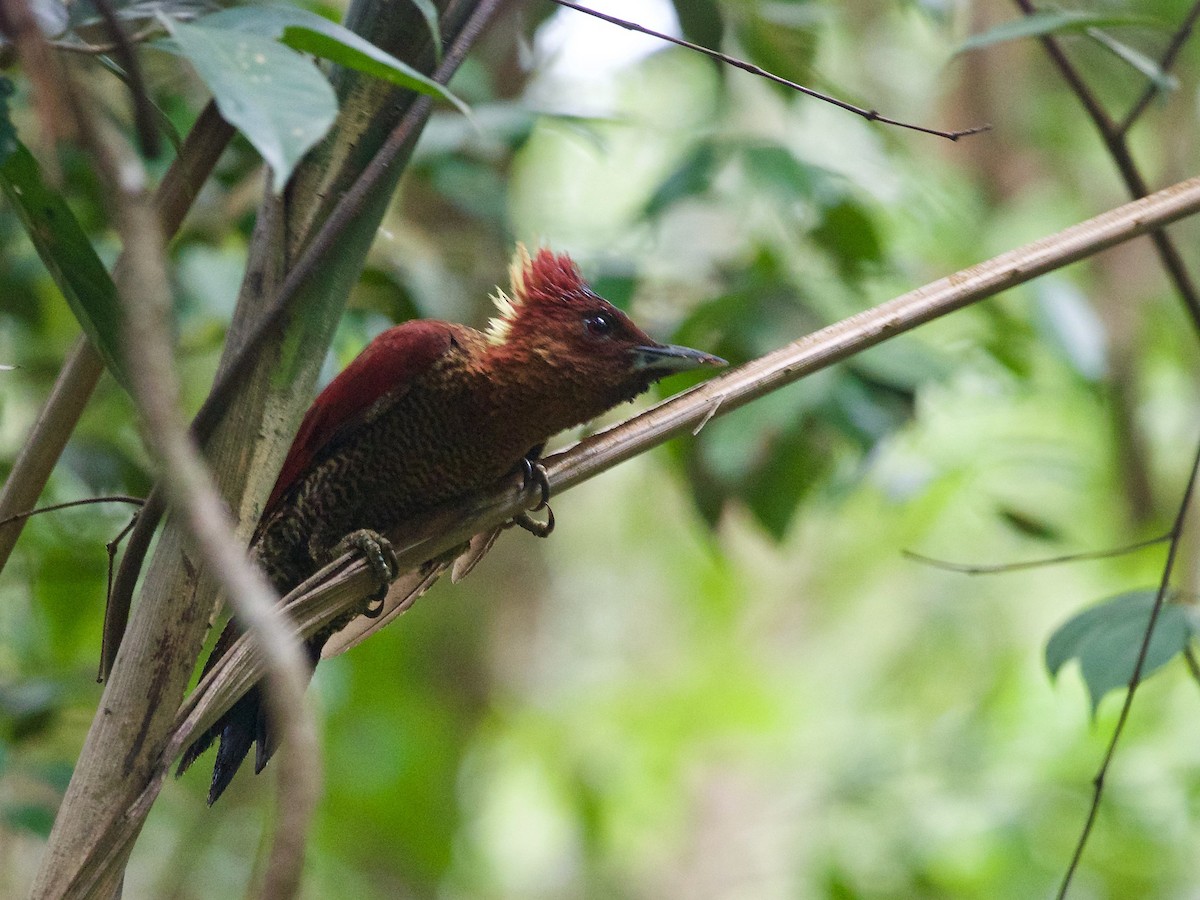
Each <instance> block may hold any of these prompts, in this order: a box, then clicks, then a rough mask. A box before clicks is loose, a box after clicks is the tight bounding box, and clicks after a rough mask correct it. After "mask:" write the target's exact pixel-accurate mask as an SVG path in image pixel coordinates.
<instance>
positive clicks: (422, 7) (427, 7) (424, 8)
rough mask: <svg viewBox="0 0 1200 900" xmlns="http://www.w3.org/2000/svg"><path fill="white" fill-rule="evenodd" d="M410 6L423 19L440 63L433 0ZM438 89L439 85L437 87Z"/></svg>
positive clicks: (415, 1)
mask: <svg viewBox="0 0 1200 900" xmlns="http://www.w3.org/2000/svg"><path fill="white" fill-rule="evenodd" d="M412 5H413V6H415V7H416V8H417V11H418V12H419V13H420V14H421V16H422V17H423V18H424V19H425V24H426V25H427V26H428V27H429V36H430V37H431V38H433V52H434V56H435V57H436V58H437V61H438V62H441V61H442V28H441V25H439V24H438V11H437V7H436V6H434V5H433V0H412ZM351 33H352V34H353V32H351ZM439 87H440V85H439Z"/></svg>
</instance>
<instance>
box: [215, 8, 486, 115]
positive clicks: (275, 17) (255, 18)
mask: <svg viewBox="0 0 1200 900" xmlns="http://www.w3.org/2000/svg"><path fill="white" fill-rule="evenodd" d="M200 24H202V25H204V26H206V27H208V28H214V29H222V30H229V31H237V32H241V33H244V34H254V35H257V36H259V37H265V38H272V39H275V40H281V41H283V43H285V44H287V45H288V46H289V47H291V48H292V49H293V50H300V51H302V52H304V53H311V54H313V55H314V56H319V57H321V58H322V59H328V60H329V61H330V62H335V63H337V64H338V65H339V66H345V67H346V68H348V69H354V70H356V71H359V72H362V73H364V74H366V75H371V76H373V77H375V78H379V79H381V80H383V81H387V82H389V83H391V84H394V85H397V86H398V87H403V88H408V89H410V90H414V91H417V92H419V93H422V94H428V95H430V96H432V97H441V98H442V99H444V100H448V101H449V102H450V103H453V104H454V105H455V106H456V107H457V108H458V110H459V112H461V113H463V114H464V115H466V114H469V113H470V108H469V107H468V106H467V105H466V104H465V103H463V101H462V100H460V99H459V98H458V97H457V96H455V95H454V94H453V93H451V92H450V91H449V90H447V89H446V87H445V86H444V85H441V84H438V83H437V82H436V81H434V80H433V79H432V78H430V77H429V76H427V75H423V74H422V73H420V72H418V71H417V70H416V69H414V68H413V67H412V66H410V65H408V64H407V63H403V62H401V61H400V60H398V59H396V57H394V56H392V55H391V54H389V53H385V52H384V51H382V50H380V49H379V48H378V47H376V46H375V45H374V44H372V43H371V42H370V41H367V40H364V39H363V38H361V37H359V36H358V35H357V34H355V33H354V32H353V31H351V30H350V29H348V28H345V27H343V26H341V25H339V24H338V23H337V22H331V21H329V20H328V19H326V18H323V17H321V16H318V15H317V14H316V13H313V12H309V11H308V10H304V9H297V8H295V7H291V6H277V5H270V6H240V7H236V8H234V9H225V10H222V11H221V12H217V13H213V14H212V15H210V16H205V17H204V18H203V19H200ZM434 26H435V27H436V21H435V23H434Z"/></svg>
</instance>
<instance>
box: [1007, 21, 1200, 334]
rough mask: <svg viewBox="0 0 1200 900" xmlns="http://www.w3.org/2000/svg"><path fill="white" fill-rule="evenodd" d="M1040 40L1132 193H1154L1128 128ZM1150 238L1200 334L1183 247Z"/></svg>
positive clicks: (1199, 300) (1058, 50)
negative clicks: (1127, 139) (1130, 142)
mask: <svg viewBox="0 0 1200 900" xmlns="http://www.w3.org/2000/svg"><path fill="white" fill-rule="evenodd" d="M1013 2H1014V3H1016V5H1017V7H1018V8H1019V9H1020V10H1021V12H1023V13H1024V14H1025V15H1027V16H1031V15H1033V14H1034V13H1036V12H1037V8H1036V7H1035V6H1034V5H1033V3H1032V2H1030V0H1013ZM1038 40H1039V41H1040V42H1041V44H1042V47H1044V48H1045V50H1046V55H1047V56H1049V57H1050V60H1051V62H1053V63H1054V65H1055V67H1056V68H1057V69H1058V71H1059V74H1060V75H1062V78H1063V80H1064V81H1065V82H1066V83H1067V85H1068V86H1069V87H1070V88H1071V90H1072V91H1073V92H1074V94H1075V96H1076V97H1078V98H1079V102H1080V103H1081V104H1082V105H1083V108H1084V110H1086V112H1087V114H1088V117H1089V118H1090V119H1091V120H1092V123H1093V124H1094V125H1095V126H1096V130H1097V131H1099V132H1100V139H1101V140H1102V141H1103V142H1104V146H1105V147H1106V148H1107V149H1108V153H1109V155H1110V156H1111V157H1112V158H1113V162H1115V163H1116V164H1117V171H1118V172H1120V174H1121V179H1122V180H1123V181H1124V182H1125V188H1126V190H1128V191H1129V194H1130V196H1132V197H1145V196H1146V195H1147V194H1149V193H1150V188H1149V187H1148V186H1147V184H1146V180H1145V179H1144V178H1142V173H1141V172H1140V171H1139V170H1138V167H1137V164H1136V163H1135V162H1134V161H1133V155H1132V154H1131V153H1130V152H1129V145H1128V144H1127V143H1126V142H1125V134H1124V132H1123V131H1122V130H1121V129H1120V128H1119V127H1118V126H1117V124H1116V123H1115V122H1114V121H1113V120H1112V118H1111V117H1110V116H1109V115H1108V113H1107V112H1105V111H1104V107H1103V106H1101V104H1100V101H1099V99H1098V98H1097V97H1096V95H1095V94H1094V93H1092V91H1091V89H1090V88H1089V87H1088V86H1087V82H1085V81H1084V80H1083V76H1082V75H1080V74H1079V71H1078V70H1077V69H1076V68H1075V66H1074V65H1073V64H1072V63H1071V60H1070V59H1069V58H1068V57H1067V54H1066V53H1065V52H1064V51H1063V49H1062V47H1061V46H1060V45H1059V43H1058V41H1057V40H1056V39H1055V38H1054V37H1053V36H1052V35H1043V36H1042V37H1039V38H1038ZM1150 240H1151V241H1153V242H1154V249H1155V251H1156V252H1157V253H1158V257H1159V260H1160V261H1161V262H1162V264H1163V268H1165V269H1166V270H1167V275H1168V277H1170V279H1171V281H1172V283H1173V284H1174V285H1175V290H1176V291H1178V292H1179V296H1180V299H1182V300H1183V305H1184V308H1185V309H1186V310H1187V312H1188V315H1189V316H1190V317H1191V320H1192V328H1193V330H1195V331H1196V332H1197V333H1198V334H1200V291H1198V290H1197V289H1196V285H1195V283H1194V282H1193V281H1192V277H1191V275H1189V274H1188V271H1187V266H1186V265H1185V264H1184V262H1183V257H1182V256H1180V254H1179V249H1178V248H1177V247H1176V246H1175V242H1174V241H1172V240H1171V238H1170V237H1169V236H1168V235H1167V233H1166V232H1165V231H1154V232H1152V233H1151V235H1150Z"/></svg>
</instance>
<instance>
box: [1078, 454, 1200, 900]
mask: <svg viewBox="0 0 1200 900" xmlns="http://www.w3.org/2000/svg"><path fill="white" fill-rule="evenodd" d="M1198 475H1200V446H1198V447H1197V449H1196V457H1195V459H1194V460H1193V461H1192V471H1191V474H1190V475H1189V476H1188V482H1187V487H1186V488H1184V491H1183V499H1181V500H1180V501H1179V510H1178V512H1177V513H1176V514H1175V523H1174V525H1172V526H1171V534H1170V537H1171V543H1170V545H1169V547H1168V549H1167V560H1166V562H1165V563H1164V564H1163V572H1162V578H1161V579H1160V580H1159V583H1158V593H1157V594H1156V595H1155V597H1154V606H1153V607H1152V608H1151V610H1150V619H1149V621H1148V622H1147V623H1146V631H1145V633H1144V634H1143V635H1142V645H1141V647H1140V648H1139V649H1138V655H1137V662H1135V663H1134V665H1133V674H1132V675H1131V676H1130V677H1129V690H1128V691H1126V693H1125V702H1124V703H1123V704H1121V715H1120V716H1119V717H1118V718H1117V724H1116V726H1115V727H1114V728H1113V733H1112V737H1111V738H1110V739H1109V742H1108V749H1107V750H1106V751H1105V753H1104V759H1103V761H1102V762H1101V763H1100V768H1099V769H1098V770H1097V772H1096V775H1095V777H1094V778H1093V779H1092V803H1091V806H1090V807H1089V808H1088V814H1087V818H1086V819H1085V820H1084V823H1083V828H1082V830H1081V831H1080V832H1079V840H1078V841H1077V842H1076V843H1075V852H1074V853H1073V854H1072V855H1071V862H1070V864H1069V865H1068V866H1067V871H1066V873H1065V874H1064V875H1063V880H1062V884H1061V885H1060V886H1059V889H1058V898H1059V900H1065V898H1066V896H1067V891H1069V890H1070V889H1071V881H1072V880H1073V879H1074V877H1075V872H1076V870H1077V869H1078V868H1079V861H1080V860H1081V859H1082V858H1083V849H1084V847H1086V846H1087V841H1088V837H1089V836H1090V835H1091V833H1092V826H1094V825H1095V824H1096V815H1097V814H1098V813H1099V811H1100V799H1101V797H1103V796H1104V782H1105V779H1106V778H1107V777H1108V771H1109V769H1110V768H1111V767H1112V761H1113V757H1114V756H1115V755H1116V752H1117V744H1118V743H1119V742H1120V740H1121V735H1122V734H1124V733H1125V725H1126V723H1127V722H1128V721H1129V712H1130V710H1132V709H1133V696H1134V694H1136V693H1137V689H1138V685H1139V684H1141V682H1142V671H1143V670H1144V669H1145V667H1146V656H1147V654H1148V653H1149V651H1150V638H1151V637H1152V636H1153V635H1154V626H1155V625H1156V624H1157V622H1158V617H1159V614H1160V613H1161V612H1162V608H1163V604H1164V603H1165V602H1166V598H1167V591H1168V590H1169V589H1170V586H1171V573H1172V572H1173V571H1174V569H1175V558H1176V556H1177V555H1178V552H1179V543H1180V539H1181V538H1182V537H1183V529H1184V523H1185V522H1186V521H1187V513H1188V510H1189V509H1191V505H1192V494H1193V493H1194V492H1195V489H1196V478H1197V476H1198Z"/></svg>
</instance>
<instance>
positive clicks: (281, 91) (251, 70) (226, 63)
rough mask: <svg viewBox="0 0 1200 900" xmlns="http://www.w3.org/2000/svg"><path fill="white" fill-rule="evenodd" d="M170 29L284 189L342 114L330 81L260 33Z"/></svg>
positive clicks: (174, 24)
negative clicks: (305, 158) (305, 156)
mask: <svg viewBox="0 0 1200 900" xmlns="http://www.w3.org/2000/svg"><path fill="white" fill-rule="evenodd" d="M213 18H215V17H214V16H208V17H206V18H205V19H203V20H201V21H202V22H206V23H208V22H211V20H212V19H213ZM169 25H170V29H171V33H172V35H173V36H174V37H175V41H176V44H177V45H178V47H179V49H180V51H182V53H183V55H184V56H186V57H187V59H188V61H189V62H190V63H191V64H192V66H193V67H194V68H195V69H196V73H197V74H198V75H199V76H200V78H201V79H203V81H204V83H205V84H207V85H208V88H209V90H210V91H212V94H213V99H214V100H215V101H216V104H217V108H218V109H220V110H221V115H222V116H224V117H225V119H226V121H228V122H229V123H230V124H231V125H233V126H235V127H236V128H237V129H238V130H239V131H241V132H242V134H244V135H245V136H246V138H247V139H248V140H249V141H250V143H251V144H253V145H254V148H255V149H256V150H257V151H258V152H259V154H261V156H262V158H263V159H264V160H265V161H266V162H267V164H268V165H270V167H271V171H272V175H273V178H274V183H273V185H274V188H275V190H276V191H281V190H283V186H284V185H285V184H287V180H288V178H289V177H290V176H291V174H292V170H293V169H294V168H295V167H296V163H298V162H299V161H300V159H301V158H302V157H303V156H304V154H305V153H307V152H308V151H309V150H310V149H312V147H313V146H314V145H315V144H316V143H317V142H318V141H319V140H321V138H322V137H324V136H325V133H326V132H327V131H328V130H329V127H330V126H331V125H332V124H333V120H334V118H335V117H336V116H337V97H336V96H335V94H334V92H333V88H332V87H331V86H330V84H329V82H328V80H326V78H325V76H324V75H322V74H321V72H320V71H319V70H318V69H317V67H316V66H315V65H313V63H312V61H311V60H310V59H308V58H307V57H306V56H304V55H302V54H300V53H297V52H296V51H295V50H291V49H289V48H288V47H284V46H283V45H281V44H279V43H278V42H276V41H274V40H271V39H270V38H265V37H263V36H261V35H259V34H254V33H251V32H248V31H242V30H230V29H229V28H223V27H213V26H212V25H211V24H195V25H189V24H186V23H184V22H170V23H169Z"/></svg>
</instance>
